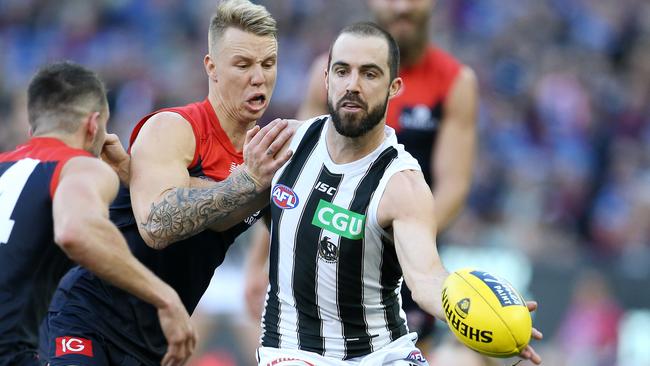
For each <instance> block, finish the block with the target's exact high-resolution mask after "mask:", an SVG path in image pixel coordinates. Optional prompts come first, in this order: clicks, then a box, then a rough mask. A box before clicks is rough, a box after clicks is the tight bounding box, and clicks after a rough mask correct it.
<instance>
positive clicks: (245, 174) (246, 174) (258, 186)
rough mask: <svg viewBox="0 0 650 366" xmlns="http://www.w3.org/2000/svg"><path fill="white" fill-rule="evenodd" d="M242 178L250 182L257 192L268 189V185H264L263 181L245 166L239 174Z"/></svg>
mask: <svg viewBox="0 0 650 366" xmlns="http://www.w3.org/2000/svg"><path fill="white" fill-rule="evenodd" d="M239 174H240V176H241V177H242V179H244V180H246V181H248V182H250V184H252V186H253V187H254V190H255V192H258V193H260V192H263V191H265V190H266V189H267V188H268V185H267V184H264V183H263V182H262V181H260V180H259V179H258V178H256V177H255V175H254V174H252V173H251V172H250V171H249V170H248V168H246V166H243V167H242V169H241V170H240V172H239Z"/></svg>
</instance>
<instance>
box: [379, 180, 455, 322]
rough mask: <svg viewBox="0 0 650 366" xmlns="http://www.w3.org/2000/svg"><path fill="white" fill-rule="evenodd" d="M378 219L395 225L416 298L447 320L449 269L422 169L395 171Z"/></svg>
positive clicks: (404, 269)
mask: <svg viewBox="0 0 650 366" xmlns="http://www.w3.org/2000/svg"><path fill="white" fill-rule="evenodd" d="M404 192H408V193H407V194H404ZM378 219H379V223H380V225H382V227H392V230H393V238H394V241H395V250H396V252H397V258H398V260H399V263H400V266H401V267H402V272H403V274H404V280H405V281H406V284H407V285H408V288H409V289H410V290H411V293H412V296H413V300H415V302H416V303H417V304H418V305H419V306H420V307H421V308H422V309H423V310H425V311H426V312H428V313H429V314H432V315H433V316H435V317H437V318H438V319H441V320H443V321H444V320H445V317H444V313H443V310H442V295H441V294H442V284H443V282H444V281H445V278H447V275H448V273H447V271H446V270H445V268H444V267H443V265H442V262H441V261H440V257H439V256H438V250H437V248H436V224H435V222H436V220H435V211H434V203H433V196H432V194H431V190H430V188H429V187H428V186H427V184H426V182H425V181H424V176H423V175H422V173H421V172H418V171H412V170H407V171H402V172H399V173H396V174H395V175H393V177H392V178H391V179H390V181H389V182H388V185H387V186H386V190H385V191H384V195H383V196H382V199H381V201H380V204H379V209H378Z"/></svg>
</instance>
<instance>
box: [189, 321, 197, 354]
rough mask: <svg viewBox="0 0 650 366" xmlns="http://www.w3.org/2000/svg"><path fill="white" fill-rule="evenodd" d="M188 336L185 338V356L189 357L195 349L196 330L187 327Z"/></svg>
mask: <svg viewBox="0 0 650 366" xmlns="http://www.w3.org/2000/svg"><path fill="white" fill-rule="evenodd" d="M189 332H190V333H189V337H188V339H187V358H189V357H190V356H191V355H192V353H194V350H195V349H196V341H197V335H196V331H195V330H194V329H193V328H192V327H190V329H189Z"/></svg>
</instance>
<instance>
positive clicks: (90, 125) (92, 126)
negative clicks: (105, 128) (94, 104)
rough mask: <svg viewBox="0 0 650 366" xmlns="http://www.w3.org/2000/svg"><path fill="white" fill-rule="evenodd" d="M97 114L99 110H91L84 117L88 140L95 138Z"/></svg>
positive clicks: (98, 114)
mask: <svg viewBox="0 0 650 366" xmlns="http://www.w3.org/2000/svg"><path fill="white" fill-rule="evenodd" d="M99 116H100V113H99V112H93V113H91V114H89V115H88V117H86V120H85V121H84V122H83V124H84V126H85V129H86V135H87V136H88V138H89V139H90V141H93V140H94V139H95V136H96V135H97V131H98V130H99V122H100V121H99Z"/></svg>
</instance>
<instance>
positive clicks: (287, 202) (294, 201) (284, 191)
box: [271, 184, 298, 209]
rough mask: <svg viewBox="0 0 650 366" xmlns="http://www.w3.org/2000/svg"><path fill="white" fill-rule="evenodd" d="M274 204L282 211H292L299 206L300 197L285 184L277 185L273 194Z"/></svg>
mask: <svg viewBox="0 0 650 366" xmlns="http://www.w3.org/2000/svg"><path fill="white" fill-rule="evenodd" d="M271 197H272V199H273V203H275V205H276V206H278V207H280V208H281V209H291V208H295V207H296V206H298V195H297V194H296V193H295V192H294V191H293V190H292V189H291V188H289V187H287V186H285V185H284V184H276V185H275V187H273V192H272V193H271Z"/></svg>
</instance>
